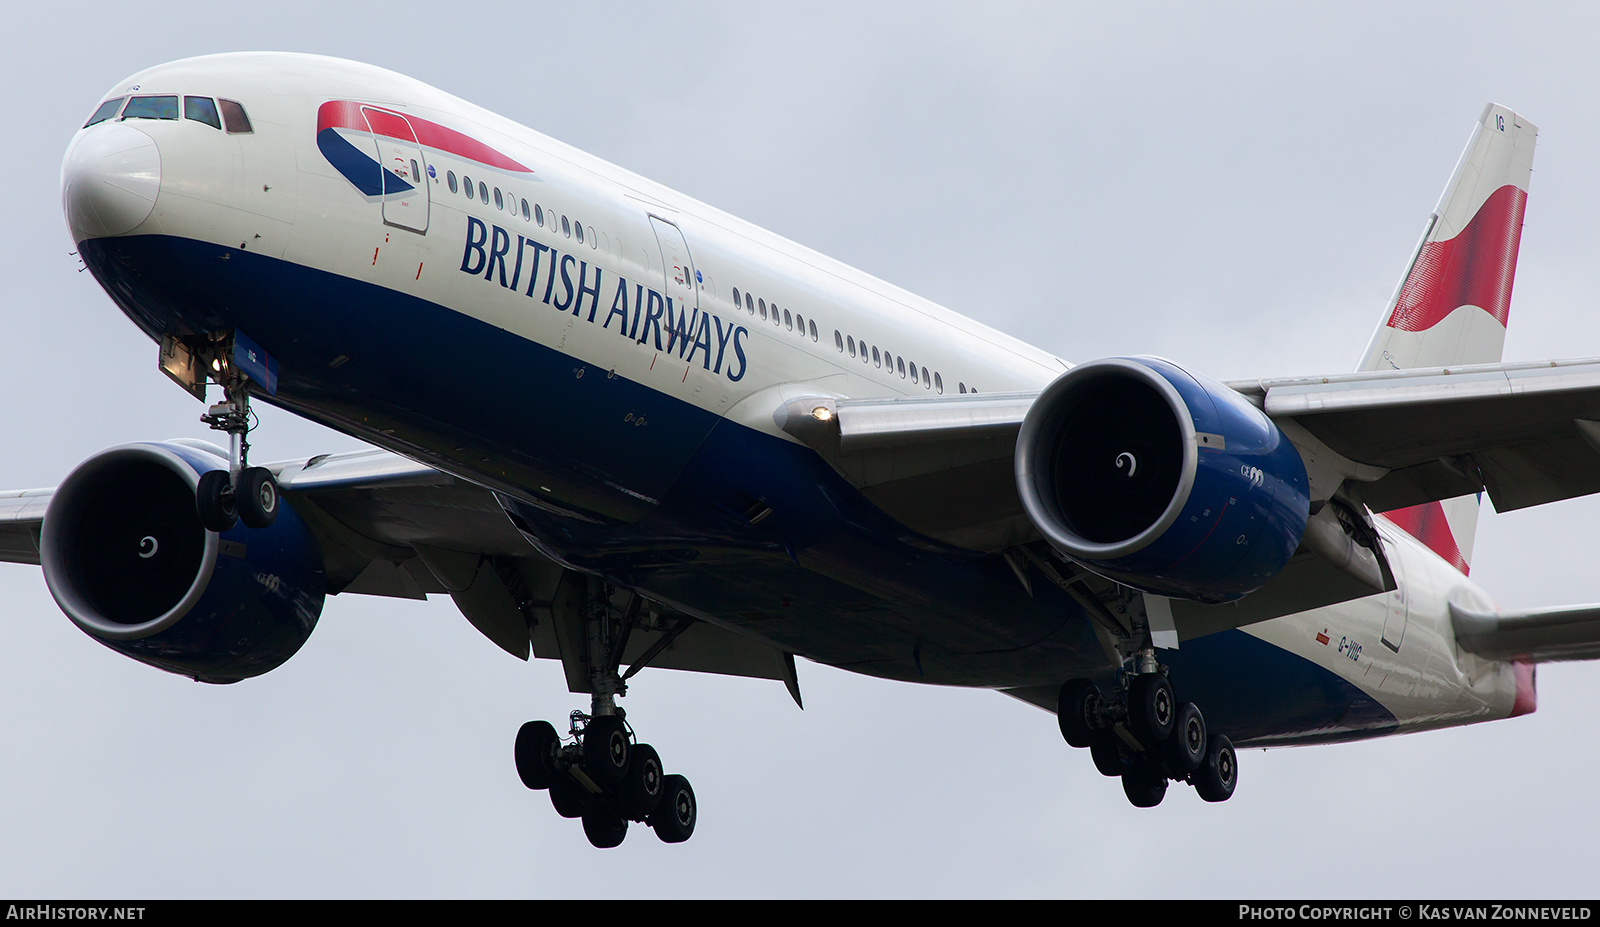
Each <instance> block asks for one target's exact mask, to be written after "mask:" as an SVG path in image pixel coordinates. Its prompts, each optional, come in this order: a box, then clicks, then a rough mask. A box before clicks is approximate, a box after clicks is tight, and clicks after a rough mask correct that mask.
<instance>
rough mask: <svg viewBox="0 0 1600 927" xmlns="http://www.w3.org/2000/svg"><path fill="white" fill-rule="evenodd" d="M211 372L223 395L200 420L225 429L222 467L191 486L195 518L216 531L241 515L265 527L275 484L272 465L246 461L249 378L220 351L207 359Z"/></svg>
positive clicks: (274, 505) (274, 512)
mask: <svg viewBox="0 0 1600 927" xmlns="http://www.w3.org/2000/svg"><path fill="white" fill-rule="evenodd" d="M211 375H212V376H213V377H215V378H216V379H217V381H218V382H219V383H221V384H222V392H223V397H224V398H223V401H222V402H219V403H217V404H216V405H213V406H212V407H211V408H209V409H207V410H206V414H205V415H202V416H200V421H202V422H204V423H206V424H207V425H210V426H211V427H212V428H213V429H214V430H216V431H223V432H227V434H228V469H227V470H212V471H210V472H208V473H205V474H203V475H201V477H200V483H199V485H198V486H197V487H195V508H196V509H197V511H198V512H199V515H200V524H201V525H203V526H205V529H206V530H207V531H215V532H217V533H218V534H220V533H222V532H224V531H227V530H229V529H230V528H232V527H233V526H234V525H235V524H236V523H238V522H241V521H242V522H244V523H245V526H246V527H249V528H268V527H271V525H272V523H273V522H274V521H275V520H276V519H277V517H278V484H277V482H276V481H275V480H274V479H273V478H272V471H270V470H268V469H267V468H265V467H252V466H250V463H249V457H250V442H249V441H248V440H246V438H247V436H248V435H249V434H250V429H251V428H252V427H254V426H253V425H252V423H251V418H252V414H251V412H250V381H249V380H248V379H246V377H245V376H244V374H243V373H241V372H240V371H239V370H238V369H237V368H236V367H234V366H233V365H232V364H231V363H229V362H228V361H227V358H226V357H225V356H224V355H223V354H221V353H218V354H217V355H216V357H215V358H214V359H213V362H212V374H211Z"/></svg>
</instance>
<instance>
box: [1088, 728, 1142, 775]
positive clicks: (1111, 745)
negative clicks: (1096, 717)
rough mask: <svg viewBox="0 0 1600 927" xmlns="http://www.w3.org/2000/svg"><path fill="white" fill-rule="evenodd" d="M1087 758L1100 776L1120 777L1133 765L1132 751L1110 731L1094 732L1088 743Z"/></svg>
mask: <svg viewBox="0 0 1600 927" xmlns="http://www.w3.org/2000/svg"><path fill="white" fill-rule="evenodd" d="M1089 756H1090V757H1091V758H1092V759H1093V760H1094V768H1095V769H1098V770H1100V775H1102V776H1120V775H1122V774H1123V773H1125V772H1127V771H1128V767H1129V766H1131V765H1132V764H1133V751H1132V750H1130V749H1128V745H1127V744H1125V743H1123V742H1122V738H1120V737H1118V736H1117V735H1116V733H1114V732H1113V731H1110V730H1101V731H1095V732H1094V738H1093V739H1092V740H1090V741H1089Z"/></svg>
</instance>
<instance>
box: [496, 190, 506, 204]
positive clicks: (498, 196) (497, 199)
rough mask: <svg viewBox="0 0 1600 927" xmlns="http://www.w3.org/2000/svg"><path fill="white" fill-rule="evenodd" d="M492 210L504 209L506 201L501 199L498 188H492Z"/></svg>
mask: <svg viewBox="0 0 1600 927" xmlns="http://www.w3.org/2000/svg"><path fill="white" fill-rule="evenodd" d="M494 208H496V209H504V208H506V201H505V199H504V198H503V197H501V196H500V188H499V187H495V188H494Z"/></svg>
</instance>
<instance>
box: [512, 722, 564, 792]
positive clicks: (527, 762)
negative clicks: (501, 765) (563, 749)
mask: <svg viewBox="0 0 1600 927" xmlns="http://www.w3.org/2000/svg"><path fill="white" fill-rule="evenodd" d="M560 742H561V735H559V734H557V733H556V729H555V726H554V725H552V724H551V723H550V722H549V721H529V722H528V723H527V724H524V725H523V726H522V729H521V730H519V731H517V746H516V758H517V775H518V776H520V777H521V778H522V784H523V785H525V786H527V787H528V788H530V789H548V788H549V787H550V780H551V779H552V778H553V776H552V775H551V770H550V752H551V748H552V747H554V746H555V745H556V744H558V743H560Z"/></svg>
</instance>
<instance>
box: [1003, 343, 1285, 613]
mask: <svg viewBox="0 0 1600 927" xmlns="http://www.w3.org/2000/svg"><path fill="white" fill-rule="evenodd" d="M1016 475H1017V490H1018V493H1019V494H1020V495H1021V497H1022V504H1023V507H1024V509H1025V510H1026V511H1027V513H1028V517H1029V518H1030V519H1032V521H1033V524H1034V526H1035V527H1036V528H1038V529H1039V532H1040V533H1041V534H1043V535H1044V538H1045V540H1047V541H1048V542H1049V543H1050V544H1051V545H1052V546H1054V547H1055V548H1056V549H1057V550H1059V551H1061V552H1062V553H1063V554H1065V555H1066V556H1067V557H1069V558H1071V559H1072V560H1073V561H1074V562H1076V563H1079V564H1082V565H1083V566H1084V567H1086V568H1088V569H1090V570H1093V571H1094V572H1096V573H1099V574H1100V575H1102V576H1105V577H1107V578H1109V579H1113V580H1115V581H1117V582H1119V583H1122V584H1124V585H1127V586H1132V587H1134V588H1136V589H1140V590H1142V591H1145V592H1152V593H1155V594H1157V595H1163V596H1169V597H1172V598H1184V599H1196V600H1199V601H1202V602H1226V601H1230V600H1233V599H1237V598H1240V597H1241V596H1244V595H1246V594H1247V593H1250V592H1252V591H1254V590H1256V589H1258V588H1260V587H1261V585H1262V584H1263V583H1265V582H1266V581H1267V580H1269V579H1271V578H1272V577H1273V576H1274V575H1276V574H1277V573H1278V571H1279V570H1281V569H1283V566H1284V564H1285V563H1287V562H1288V560H1289V557H1290V556H1291V555H1292V554H1293V553H1294V551H1295V548H1296V547H1298V546H1299V544H1300V536H1301V534H1302V533H1303V532H1304V531H1305V526H1306V516H1307V513H1308V511H1309V502H1310V500H1309V497H1308V495H1307V486H1308V484H1307V480H1306V468H1305V464H1304V462H1303V461H1302V460H1301V459H1300V454H1299V452H1298V451H1297V450H1295V447H1294V445H1293V444H1291V443H1290V442H1289V439H1288V438H1287V437H1285V436H1284V434H1283V432H1282V431H1281V430H1279V428H1278V426H1277V425H1275V424H1273V422H1272V420H1271V419H1269V418H1267V416H1266V414H1265V413H1263V412H1262V411H1261V410H1260V409H1257V408H1256V407H1255V406H1253V405H1251V404H1250V403H1249V402H1248V401H1246V400H1245V399H1244V397H1242V396H1240V395H1239V394H1238V393H1236V392H1234V391H1233V390H1231V389H1228V388H1227V387H1226V386H1223V385H1222V384H1221V383H1218V382H1216V381H1214V380H1211V379H1208V378H1205V377H1201V376H1197V375H1195V374H1192V373H1190V372H1189V371H1187V370H1184V369H1183V368H1181V367H1179V366H1177V365H1176V364H1173V363H1172V362H1170V361H1166V360H1161V359H1159V358H1154V357H1116V358H1108V359H1105V360H1097V361H1092V362H1090V363H1086V364H1081V365H1079V366H1077V367H1074V368H1072V369H1071V370H1069V371H1067V372H1066V373H1064V374H1062V375H1061V376H1060V377H1058V378H1057V379H1056V381H1055V382H1054V383H1051V384H1050V385H1049V386H1048V387H1046V388H1045V390H1044V392H1042V393H1040V394H1039V398H1038V399H1037V400H1036V401H1035V402H1034V404H1033V405H1032V407H1030V408H1029V410H1028V415H1027V418H1026V419H1024V420H1023V423H1022V430H1021V431H1020V432H1019V433H1018V435H1017V453H1016Z"/></svg>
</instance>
